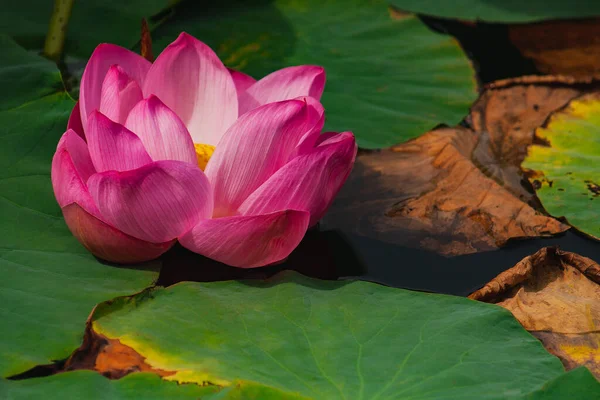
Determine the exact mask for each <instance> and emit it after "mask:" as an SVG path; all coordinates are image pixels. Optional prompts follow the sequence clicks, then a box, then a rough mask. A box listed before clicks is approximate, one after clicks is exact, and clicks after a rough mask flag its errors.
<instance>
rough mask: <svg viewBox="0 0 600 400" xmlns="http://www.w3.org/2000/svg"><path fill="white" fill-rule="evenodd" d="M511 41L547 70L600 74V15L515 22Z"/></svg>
mask: <svg viewBox="0 0 600 400" xmlns="http://www.w3.org/2000/svg"><path fill="white" fill-rule="evenodd" d="M508 32H509V37H510V40H511V41H512V43H513V44H514V45H515V46H516V47H517V48H518V49H519V51H520V52H521V54H523V56H525V57H526V58H529V59H531V60H532V61H533V62H534V63H535V66H536V67H537V69H539V70H540V71H541V72H543V73H546V74H565V75H572V76H576V77H588V76H594V75H599V74H600V18H589V19H579V20H564V21H546V22H539V23H535V24H526V25H512V26H510V27H509V28H508Z"/></svg>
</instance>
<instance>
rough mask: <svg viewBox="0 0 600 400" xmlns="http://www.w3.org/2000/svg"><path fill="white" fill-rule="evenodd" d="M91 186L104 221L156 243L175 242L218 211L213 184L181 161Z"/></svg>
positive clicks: (102, 178) (96, 178) (110, 176)
mask: <svg viewBox="0 0 600 400" xmlns="http://www.w3.org/2000/svg"><path fill="white" fill-rule="evenodd" d="M88 187H89V189H90V193H91V195H92V198H93V199H94V200H95V202H96V204H97V205H98V208H99V209H100V212H101V213H102V217H103V219H104V221H106V222H107V223H109V224H110V225H112V226H114V227H115V228H117V229H119V230H121V231H122V232H125V233H127V234H128V235H131V236H133V237H135V238H138V239H142V240H146V241H149V242H153V243H160V242H167V241H169V240H172V239H174V238H176V237H177V236H179V235H181V234H183V233H184V232H186V231H188V230H189V229H191V228H192V227H193V226H194V225H196V224H197V223H198V221H199V220H200V219H202V218H208V217H210V215H211V213H212V209H213V202H212V191H211V188H210V184H209V183H208V179H206V176H205V175H204V173H203V172H202V171H201V170H200V168H198V167H197V166H194V165H190V164H188V163H185V162H181V161H156V162H153V163H151V164H148V165H145V166H143V167H141V168H138V169H136V170H133V171H126V172H116V171H109V172H103V173H98V174H96V175H93V176H92V177H91V178H90V179H89V180H88Z"/></svg>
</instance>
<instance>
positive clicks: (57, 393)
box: [0, 371, 218, 400]
mask: <svg viewBox="0 0 600 400" xmlns="http://www.w3.org/2000/svg"><path fill="white" fill-rule="evenodd" d="M217 391H218V389H217V388H215V387H202V386H198V385H193V384H192V385H178V384H177V383H175V382H166V381H163V380H162V379H160V378H159V377H158V376H156V375H154V374H147V373H143V374H131V375H129V376H127V377H125V378H123V379H119V380H109V379H107V378H105V377H103V376H102V375H100V374H98V373H96V372H93V371H74V372H67V373H62V374H58V375H53V376H49V377H46V378H34V379H24V380H19V381H8V380H0V398H2V399H10V400H21V399H47V400H53V399H57V400H63V399H66V400H70V399H88V400H96V399H98V400H137V399H144V400H163V399H190V400H191V399H199V398H200V397H201V396H202V399H212V398H213V397H212V396H211V394H212V393H215V392H217ZM205 396H206V397H205Z"/></svg>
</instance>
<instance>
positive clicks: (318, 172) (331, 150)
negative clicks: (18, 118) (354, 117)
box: [239, 132, 357, 226]
mask: <svg viewBox="0 0 600 400" xmlns="http://www.w3.org/2000/svg"><path fill="white" fill-rule="evenodd" d="M356 149H357V147H356V142H355V140H354V136H353V135H352V133H350V132H343V133H340V134H337V135H335V136H332V137H330V138H329V139H327V140H325V141H324V142H323V143H321V144H320V145H319V147H317V148H315V149H313V151H312V152H310V153H307V154H304V155H301V156H298V157H296V158H294V159H293V160H291V161H290V162H289V163H288V164H286V165H285V166H284V167H283V168H281V169H280V170H279V171H277V172H276V173H275V174H273V176H271V177H270V178H269V179H268V180H267V181H266V182H265V183H264V184H263V185H262V186H261V187H259V188H258V189H257V190H256V191H255V192H254V193H252V194H251V195H250V196H249V197H248V198H247V199H246V201H244V203H243V204H242V205H241V206H240V208H239V211H240V213H242V214H243V215H257V214H265V213H269V212H274V211H279V210H287V209H292V210H302V211H308V212H309V213H310V216H311V217H310V226H312V225H314V224H316V223H317V222H318V221H319V220H320V219H321V218H322V217H323V215H324V214H325V211H327V209H328V208H329V206H330V205H331V203H332V202H333V199H334V198H335V196H336V195H337V193H338V192H339V190H340V189H341V187H342V185H343V184H344V182H345V181H346V179H347V178H348V175H349V174H350V171H351V170H352V166H353V165H354V159H355V157H356Z"/></svg>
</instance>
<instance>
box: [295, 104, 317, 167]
mask: <svg viewBox="0 0 600 400" xmlns="http://www.w3.org/2000/svg"><path fill="white" fill-rule="evenodd" d="M296 100H302V101H305V102H306V104H307V106H308V119H309V125H310V124H312V125H313V126H312V128H311V129H310V130H309V131H308V132H306V134H305V135H304V136H303V137H302V138H301V139H300V141H299V144H298V146H296V149H295V150H294V152H292V154H291V155H290V159H292V158H294V157H296V156H297V155H299V154H303V153H306V152H308V151H311V150H312V148H313V147H315V145H316V142H317V140H318V139H319V137H320V136H321V131H322V130H323V126H324V125H325V109H324V108H323V105H322V104H321V102H320V101H319V100H317V99H315V98H314V97H309V96H304V97H298V98H297V99H296Z"/></svg>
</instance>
